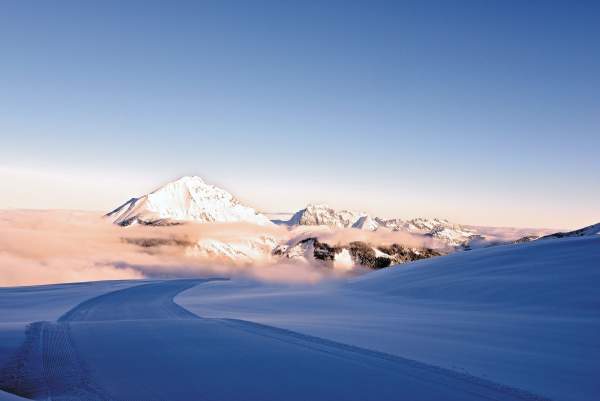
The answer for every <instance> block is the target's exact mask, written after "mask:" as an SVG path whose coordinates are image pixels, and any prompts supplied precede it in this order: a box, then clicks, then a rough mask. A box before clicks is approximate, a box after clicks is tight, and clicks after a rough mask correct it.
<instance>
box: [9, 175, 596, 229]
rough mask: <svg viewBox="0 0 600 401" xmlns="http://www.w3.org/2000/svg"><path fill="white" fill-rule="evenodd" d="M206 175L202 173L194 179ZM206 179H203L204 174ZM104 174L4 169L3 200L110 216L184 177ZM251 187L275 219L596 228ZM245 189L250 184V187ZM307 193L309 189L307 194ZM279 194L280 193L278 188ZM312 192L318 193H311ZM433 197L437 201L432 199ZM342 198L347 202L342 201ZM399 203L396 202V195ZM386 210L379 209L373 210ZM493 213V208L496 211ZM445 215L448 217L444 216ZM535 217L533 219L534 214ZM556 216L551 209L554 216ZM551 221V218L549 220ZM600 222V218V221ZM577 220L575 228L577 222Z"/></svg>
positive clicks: (432, 203)
mask: <svg viewBox="0 0 600 401" xmlns="http://www.w3.org/2000/svg"><path fill="white" fill-rule="evenodd" d="M190 175H200V174H190ZM200 176H202V175H200ZM113 177H115V175H111V174H109V175H102V174H100V173H96V174H90V175H86V176H85V177H81V176H77V175H76V174H75V173H70V174H69V173H66V172H62V173H58V172H49V171H43V172H36V171H30V170H15V169H10V168H5V167H2V166H0V182H2V183H3V184H2V186H3V187H4V188H10V189H11V197H10V199H12V201H7V200H6V199H5V198H2V199H0V209H42V210H43V209H49V210H52V209H56V210H82V211H95V212H98V213H99V214H101V213H107V212H109V211H111V210H112V209H114V208H116V207H117V206H119V205H121V204H122V203H124V202H125V201H127V200H128V199H130V198H132V197H138V196H141V195H144V194H146V193H149V192H151V191H153V190H155V189H157V188H158V187H160V186H162V185H163V184H165V183H166V182H168V181H170V180H172V179H175V178H178V176H177V177H168V178H165V179H163V180H162V181H160V182H156V180H153V177H151V176H149V175H146V176H144V175H142V174H140V175H139V176H135V175H134V174H130V175H129V176H126V175H125V176H123V175H120V176H116V177H117V179H115V178H113ZM202 178H203V179H204V180H205V181H206V182H208V183H211V184H215V185H222V184H219V183H218V182H215V181H214V180H211V179H210V177H206V176H204V177H202ZM234 183H235V182H234ZM240 184H241V186H242V187H245V188H246V193H241V192H240V191H236V190H235V189H234V188H232V187H231V186H224V187H225V189H227V190H228V191H230V192H231V193H232V194H233V195H234V196H236V197H237V198H238V199H240V200H241V201H242V202H244V203H245V204H247V205H249V206H252V207H254V208H256V209H257V210H259V211H261V212H263V213H267V214H272V213H285V214H291V213H294V212H296V211H298V210H300V209H302V208H304V207H305V206H306V205H307V204H309V203H326V204H328V205H330V206H331V207H334V208H337V209H353V210H360V211H365V212H368V213H370V214H371V215H373V216H378V217H386V218H391V217H400V218H404V219H408V218H414V217H440V218H447V219H449V220H450V221H452V222H456V223H460V224H468V225H475V226H477V225H480V226H493V227H521V228H555V229H575V228H579V227H582V226H585V225H589V224H592V223H594V221H589V222H588V220H587V219H586V216H585V215H581V216H578V218H579V222H577V220H575V217H576V216H575V215H574V214H573V215H571V216H568V219H567V220H564V221H562V222H561V220H560V219H558V218H557V219H554V221H556V222H557V223H556V224H555V225H554V226H547V225H544V224H543V222H544V221H545V220H543V219H536V218H535V216H533V215H531V213H534V214H535V215H537V216H543V215H542V210H541V209H540V208H539V207H538V206H537V205H535V204H533V205H529V207H530V209H529V210H526V208H525V205H523V209H522V210H520V212H516V213H515V211H514V209H511V210H510V211H508V210H505V211H504V213H503V210H502V209H501V208H500V207H501V205H500V207H499V205H496V207H499V209H497V210H496V212H495V213H494V214H493V215H490V216H485V215H482V216H478V217H479V218H476V217H474V216H476V214H475V213H469V212H468V210H466V209H459V208H456V209H457V210H456V211H457V212H458V213H456V212H453V210H452V205H450V206H451V207H448V208H444V207H441V206H444V205H439V204H438V205H436V203H437V201H436V199H435V198H434V199H420V198H419V197H418V196H412V197H407V199H405V200H403V201H401V202H397V203H393V204H391V205H388V206H389V207H387V208H386V205H385V203H384V202H381V201H380V202H374V201H372V200H371V199H369V198H368V197H365V198H362V197H360V196H357V198H356V199H351V198H350V197H351V196H352V195H355V196H356V195H359V194H357V192H352V191H347V192H342V191H343V190H344V188H334V187H332V188H329V192H328V193H327V192H324V189H323V188H317V187H316V188H310V184H305V185H306V187H302V188H299V191H298V192H297V193H291V194H287V196H285V197H284V196H280V197H278V198H277V199H273V198H272V196H271V195H272V193H271V192H269V191H267V193H261V191H255V190H252V186H253V185H252V183H249V182H245V183H240ZM244 184H245V185H244ZM305 188H306V189H305ZM275 189H276V188H275ZM308 189H312V191H309V190H308ZM428 196H434V195H433V194H429V195H428ZM338 198H342V199H344V200H343V201H339V200H336V199H338ZM390 200H392V202H393V198H392V197H391V196H390ZM375 204H377V205H381V207H378V208H374V207H369V205H371V206H372V205H375ZM398 204H401V205H402V209H401V210H397V209H396V208H397V207H398ZM428 210H439V211H440V212H439V213H437V214H431V213H427V211H428ZM490 210H492V209H491V206H490ZM444 212H446V213H445V214H444ZM528 213H529V215H528ZM548 213H551V210H549V211H548ZM543 217H545V216H543ZM599 220H600V219H599ZM573 221H575V223H573Z"/></svg>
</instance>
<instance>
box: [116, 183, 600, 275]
mask: <svg viewBox="0 0 600 401" xmlns="http://www.w3.org/2000/svg"><path fill="white" fill-rule="evenodd" d="M106 217H107V218H110V219H112V221H113V222H114V223H115V224H118V225H121V226H130V225H134V224H140V225H150V226H165V225H179V224H185V223H190V222H191V223H199V224H205V223H248V224H253V225H258V226H263V227H265V228H266V227H274V224H278V225H279V226H285V227H287V228H288V230H292V231H293V230H295V229H296V228H299V227H302V226H304V227H306V228H310V226H314V227H315V228H318V227H319V228H326V229H328V230H331V231H335V230H339V229H353V230H361V231H368V232H382V231H383V232H390V233H394V232H402V233H407V234H409V235H411V236H417V237H422V238H431V239H434V240H435V242H436V243H437V244H439V245H438V246H435V247H434V248H435V249H432V248H426V247H418V248H415V247H409V246H407V244H402V243H393V244H390V243H366V242H361V241H350V242H348V243H327V242H326V241H323V240H321V239H319V238H318V235H315V234H314V233H311V232H310V231H308V232H307V233H306V234H305V235H300V236H297V235H296V236H292V238H293V239H291V240H290V239H289V238H275V237H273V236H272V235H268V234H260V235H256V236H255V237H252V238H248V237H247V236H246V237H244V238H240V239H239V240H237V239H234V238H232V239H229V240H227V241H223V240H216V239H213V238H201V239H200V240H198V242H197V243H194V244H191V245H187V247H188V249H187V250H186V252H187V253H188V254H191V255H198V256H202V257H224V258H227V259H228V260H230V261H233V262H239V263H248V262H253V261H256V260H257V259H260V258H263V257H283V258H288V259H296V260H304V261H307V262H310V263H314V262H317V263H321V264H324V265H327V266H330V267H334V268H340V269H344V270H351V269H353V268H354V267H357V266H366V267H371V268H381V267H386V266H389V265H392V264H397V263H403V262H407V261H411V260H415V259H420V258H424V257H431V256H436V255H440V254H442V253H448V252H453V251H456V250H468V249H472V248H474V247H483V246H491V245H498V244H506V243H513V242H526V241H531V240H536V239H538V238H540V236H541V235H543V234H547V232H544V231H543V230H532V231H531V232H527V233H526V234H525V235H522V236H520V237H518V238H502V239H498V238H497V237H495V236H494V235H490V234H489V232H490V230H489V228H485V227H473V226H469V227H467V226H463V225H460V224H455V223H451V222H449V221H448V220H445V219H439V218H431V219H430V218H422V217H419V218H414V219H408V220H404V219H399V218H380V217H373V216H370V215H369V214H367V213H364V212H359V211H353V210H335V209H333V208H331V207H329V206H327V205H324V204H310V205H308V206H307V207H306V208H304V209H302V210H299V211H298V212H296V213H294V214H293V215H292V216H291V218H290V219H289V220H283V219H274V220H273V221H271V220H270V219H269V218H268V217H267V216H266V215H265V214H263V213H260V212H258V211H256V210H255V209H253V208H251V207H249V206H245V205H243V204H241V203H240V202H239V201H238V200H237V199H236V198H235V197H234V196H233V195H231V194H230V193H229V192H227V191H225V190H224V189H221V188H218V187H216V186H214V185H211V184H207V183H206V182H204V180H203V179H202V178H200V177H197V176H186V177H182V178H180V179H178V180H176V181H173V182H170V183H167V184H165V185H163V186H162V187H160V188H158V189H157V190H155V191H153V192H151V193H149V194H147V195H143V196H140V197H136V198H131V199H129V200H128V201H127V202H125V203H123V204H122V205H120V206H119V207H117V208H116V209H114V210H113V211H111V212H109V213H108V214H106ZM278 217H280V216H278ZM265 231H267V230H265ZM599 231H600V224H596V225H593V226H589V227H586V228H583V229H581V230H576V231H572V232H568V233H555V234H551V235H545V236H542V237H541V238H542V239H549V238H561V237H566V236H579V235H591V234H598V232H599Z"/></svg>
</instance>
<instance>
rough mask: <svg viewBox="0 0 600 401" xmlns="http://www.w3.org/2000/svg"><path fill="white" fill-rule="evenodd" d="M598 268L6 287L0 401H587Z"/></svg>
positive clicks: (578, 251)
mask: <svg viewBox="0 0 600 401" xmlns="http://www.w3.org/2000/svg"><path fill="white" fill-rule="evenodd" d="M599 261H600V237H599V236H589V237H580V238H563V239H556V240H547V241H535V242H530V243H525V244H517V245H511V246H499V247H494V248H486V249H479V250H474V251H468V252H463V253H456V254H452V255H450V256H444V257H438V258H433V259H426V260H421V261H418V262H413V263H410V264H405V265H401V266H398V267H394V268H390V269H384V270H380V271H377V272H374V273H370V274H366V275H364V276H360V277H357V278H354V279H349V280H345V281H328V282H322V283H320V284H318V285H312V286H308V285H304V286H298V285H295V286H292V285H281V284H265V283H258V282H254V281H243V280H223V279H207V280H205V279H185V280H157V281H145V282H140V281H124V282H123V281H121V282H97V283H86V284H65V285H55V286H38V287H17V288H4V289H0V316H2V317H3V319H2V324H1V325H0V338H2V339H5V338H6V339H11V340H10V341H4V340H3V341H2V349H1V350H2V360H1V361H0V366H1V368H0V390H3V391H8V392H10V393H15V394H18V395H20V396H25V397H26V398H30V399H52V400H103V401H106V400H124V399H127V400H175V401H176V400H190V399H203V400H204V399H206V400H239V399H245V400H306V399H311V400H333V399H335V400H407V401H416V400H431V401H439V400H460V401H468V400H474V401H475V400H487V399H489V400H546V399H552V400H566V401H568V400H581V401H589V400H594V399H598V396H599V395H600V385H599V384H598V383H597V380H596V378H597V373H598V371H599V368H600V366H599V361H600V346H599V343H600V341H599V340H598V338H599V337H598V335H599V334H600V312H599V310H600V309H599V306H600V299H599V296H598V292H597V288H598V284H600V270H599V266H600V265H599ZM27 323H31V324H30V325H29V326H28V327H27V329H25V325H26V324H27ZM3 397H4V398H3ZM7 397H11V396H10V395H7V394H3V393H0V400H3V399H11V398H7Z"/></svg>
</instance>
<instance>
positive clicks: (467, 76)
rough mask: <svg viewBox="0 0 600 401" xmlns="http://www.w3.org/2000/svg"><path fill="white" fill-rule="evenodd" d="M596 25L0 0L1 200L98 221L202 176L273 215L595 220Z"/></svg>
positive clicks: (599, 97)
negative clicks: (136, 198) (120, 206)
mask: <svg viewBox="0 0 600 401" xmlns="http://www.w3.org/2000/svg"><path fill="white" fill-rule="evenodd" d="M599 21H600V2H597V1H595V2H584V1H572V2H571V1H564V2H557V1H527V2H525V1H496V2H494V1H475V0H474V1H465V2H459V1H456V2H455V1H439V2H426V1H416V2H402V1H390V2H377V1H365V2H351V1H322V2H317V1H295V2H292V1H273V2H262V1H252V2H250V1H239V2H229V1H214V2H202V1H190V2H184V1H173V2H164V1H160V2H152V1H139V2H135V1H127V2H124V1H115V2H111V1H79V0H78V1H60V2H49V1H48V2H35V1H23V0H15V1H6V0H5V1H2V2H0V138H1V143H0V175H1V176H2V180H3V181H4V184H3V185H2V186H1V187H0V191H1V196H0V207H39V208H44V207H65V208H67V207H68V208H79V209H104V210H105V209H110V208H111V207H113V206H115V203H119V202H120V201H123V200H125V199H127V198H129V197H131V196H133V195H138V194H140V193H145V192H148V191H149V190H151V189H153V188H154V187H156V186H158V185H159V184H161V183H162V182H164V181H167V180H169V179H172V178H175V177H177V176H179V175H184V174H197V175H201V176H203V177H204V178H205V179H206V180H207V181H209V182H213V183H216V184H220V185H223V186H225V187H226V188H228V189H229V190H231V191H232V192H233V193H235V194H236V195H237V196H238V197H240V198H241V199H242V200H244V201H246V202H248V203H250V204H251V205H253V206H256V207H257V208H259V209H261V210H268V211H283V210H285V211H287V210H294V209H297V208H300V207H302V206H303V205H304V204H306V203H307V202H314V201H322V202H328V203H330V204H332V205H333V206H336V207H347V208H359V209H365V210H367V211H369V212H372V213H374V214H376V215H384V216H399V217H412V216H416V215H425V216H434V215H437V216H441V217H447V218H450V219H453V220H456V221H459V222H465V223H473V224H493V225H517V226H547V227H548V226H549V227H565V228H568V227H577V226H579V225H583V224H591V223H594V222H597V221H600V204H599V203H598V200H599V199H600V179H599V176H600V23H599ZM19 185H20V186H19Z"/></svg>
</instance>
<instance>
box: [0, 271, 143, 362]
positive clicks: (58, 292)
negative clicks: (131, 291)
mask: <svg viewBox="0 0 600 401" xmlns="http://www.w3.org/2000/svg"><path fill="white" fill-rule="evenodd" d="M142 282H143V281H96V282H88V283H73V284H56V285H38V286H30V287H13V288H10V287H9V288H0V367H2V366H3V365H4V363H5V362H6V360H7V358H9V357H10V355H11V353H12V352H14V351H15V349H16V348H18V347H19V345H20V344H21V343H22V342H23V340H24V338H25V328H26V326H27V325H28V324H29V323H31V322H36V321H42V320H56V319H58V317H59V316H60V315H62V314H63V313H65V312H67V311H68V310H69V309H71V308H73V307H74V306H76V305H77V304H79V303H80V302H82V301H85V300H86V299H89V298H92V297H95V296H97V295H101V294H104V293H107V292H110V291H114V290H117V289H120V288H126V287H130V286H133V285H138V284H140V283H142Z"/></svg>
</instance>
